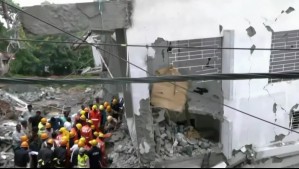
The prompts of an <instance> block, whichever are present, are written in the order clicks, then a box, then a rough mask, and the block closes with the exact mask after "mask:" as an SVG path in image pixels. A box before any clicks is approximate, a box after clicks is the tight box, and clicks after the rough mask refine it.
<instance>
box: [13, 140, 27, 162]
mask: <svg viewBox="0 0 299 169" xmlns="http://www.w3.org/2000/svg"><path fill="white" fill-rule="evenodd" d="M28 148H29V145H28V142H26V141H24V142H22V143H21V148H20V149H18V150H16V152H15V157H14V162H15V168H27V165H28V164H29V162H30V158H29V151H28Z"/></svg>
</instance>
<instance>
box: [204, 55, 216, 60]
mask: <svg viewBox="0 0 299 169" xmlns="http://www.w3.org/2000/svg"><path fill="white" fill-rule="evenodd" d="M203 58H206V59H207V58H217V56H216V55H215V54H205V55H203Z"/></svg>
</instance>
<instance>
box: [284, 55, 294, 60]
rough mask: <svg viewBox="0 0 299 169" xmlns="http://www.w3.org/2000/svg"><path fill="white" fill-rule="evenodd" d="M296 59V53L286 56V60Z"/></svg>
mask: <svg viewBox="0 0 299 169" xmlns="http://www.w3.org/2000/svg"><path fill="white" fill-rule="evenodd" d="M295 59H296V55H293V56H285V60H295Z"/></svg>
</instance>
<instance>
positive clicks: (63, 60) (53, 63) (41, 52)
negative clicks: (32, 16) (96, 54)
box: [0, 11, 93, 76]
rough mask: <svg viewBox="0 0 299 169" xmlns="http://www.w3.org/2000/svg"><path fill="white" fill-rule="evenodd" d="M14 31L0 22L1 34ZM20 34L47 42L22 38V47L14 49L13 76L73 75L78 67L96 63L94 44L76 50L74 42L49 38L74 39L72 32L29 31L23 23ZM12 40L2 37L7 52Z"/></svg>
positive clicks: (3, 48) (22, 36)
mask: <svg viewBox="0 0 299 169" xmlns="http://www.w3.org/2000/svg"><path fill="white" fill-rule="evenodd" d="M10 12H14V11H10ZM12 33H13V32H10V31H9V30H7V29H6V28H5V26H4V23H1V22H0V37H1V38H9V37H10V36H11V35H12ZM18 36H19V37H18V38H20V39H35V40H43V41H45V42H42V43H41V42H20V46H21V48H20V49H18V50H17V49H16V50H14V51H16V53H15V55H16V56H15V58H16V59H15V60H14V61H12V62H11V64H10V72H9V75H11V76H15V75H18V76H49V75H57V76H60V75H69V74H72V73H74V72H75V71H76V70H78V69H82V68H85V67H88V66H91V67H92V66H93V56H92V51H91V47H81V48H79V49H77V50H76V51H74V50H73V49H72V48H71V45H72V44H65V43H48V42H46V41H74V39H73V38H70V37H69V36H68V35H65V34H60V35H55V36H54V35H53V36H33V35H27V34H26V33H25V32H24V31H23V29H22V27H21V28H20V29H19V30H18ZM78 37H81V36H78ZM8 44H9V43H8V41H0V51H2V52H6V49H7V46H8ZM46 67H48V70H47V71H45V70H46V69H45V68H46Z"/></svg>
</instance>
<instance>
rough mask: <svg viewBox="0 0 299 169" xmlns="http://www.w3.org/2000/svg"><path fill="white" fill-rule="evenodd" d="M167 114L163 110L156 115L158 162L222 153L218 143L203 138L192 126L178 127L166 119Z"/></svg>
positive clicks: (155, 131) (155, 129)
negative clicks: (209, 153)
mask: <svg viewBox="0 0 299 169" xmlns="http://www.w3.org/2000/svg"><path fill="white" fill-rule="evenodd" d="M165 113H166V111H165V110H161V111H159V112H158V113H157V114H154V121H155V124H154V133H155V142H156V162H161V161H164V160H175V159H179V158H184V157H203V156H204V155H205V154H207V153H208V152H221V149H220V145H219V144H218V143H214V142H212V141H209V140H207V139H204V138H202V137H201V136H200V133H199V132H198V131H196V130H195V129H194V128H193V127H192V126H184V125H177V124H176V123H174V122H173V121H171V120H169V119H166V118H165Z"/></svg>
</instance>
